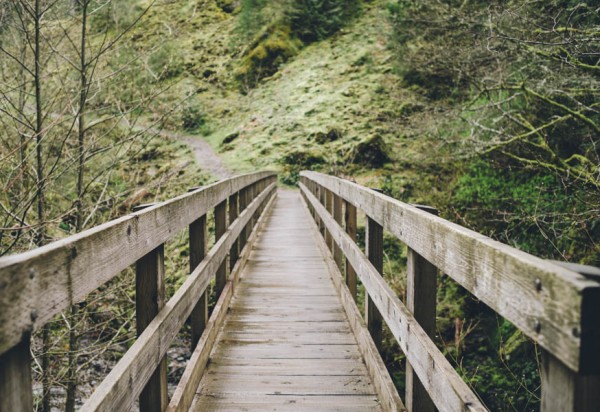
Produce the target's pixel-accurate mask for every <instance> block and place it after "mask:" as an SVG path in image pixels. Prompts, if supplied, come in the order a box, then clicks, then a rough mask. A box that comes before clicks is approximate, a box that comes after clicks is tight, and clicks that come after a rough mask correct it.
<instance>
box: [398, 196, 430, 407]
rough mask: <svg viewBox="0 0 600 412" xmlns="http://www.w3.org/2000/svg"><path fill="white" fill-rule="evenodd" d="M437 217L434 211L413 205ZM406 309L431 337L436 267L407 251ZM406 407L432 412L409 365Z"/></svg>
mask: <svg viewBox="0 0 600 412" xmlns="http://www.w3.org/2000/svg"><path fill="white" fill-rule="evenodd" d="M415 206H416V207H417V208H419V209H421V210H424V211H426V212H429V213H431V214H434V215H437V214H438V212H437V210H436V209H435V208H432V207H427V206H420V205H415ZM406 266H407V267H406V271H407V274H406V306H407V308H408V310H410V311H411V312H412V313H413V315H414V316H415V319H416V320H417V322H419V325H421V327H422V328H423V330H424V331H425V333H427V335H429V337H430V338H431V339H433V338H434V337H435V314H436V296H437V275H438V270H437V268H436V267H435V266H434V265H432V264H431V263H430V262H428V261H427V260H426V259H424V258H423V257H422V256H421V255H419V254H418V253H416V252H415V251H414V250H412V249H411V248H408V251H407V264H406ZM405 403H406V408H407V410H408V411H419V412H421V411H423V412H433V411H435V405H434V404H433V401H432V400H431V397H430V396H429V394H428V393H427V391H426V390H425V388H424V387H423V385H422V384H421V382H420V381H419V378H418V377H417V375H416V374H415V372H414V370H413V368H412V366H411V365H410V364H409V363H408V362H406V398H405Z"/></svg>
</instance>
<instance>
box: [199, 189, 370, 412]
mask: <svg viewBox="0 0 600 412" xmlns="http://www.w3.org/2000/svg"><path fill="white" fill-rule="evenodd" d="M310 219H311V218H310V215H309V213H308V211H306V209H304V208H303V206H302V203H301V200H300V199H299V194H298V193H297V192H296V193H294V192H289V191H281V192H280V193H279V195H278V199H277V202H276V204H275V206H274V208H273V209H272V211H271V213H270V214H269V215H268V220H267V223H266V226H265V228H264V230H262V231H261V232H260V234H259V238H258V239H257V241H256V243H255V244H254V245H253V248H252V252H251V254H250V255H249V258H248V262H247V264H246V265H245V267H244V269H243V272H242V276H241V280H240V283H239V287H238V288H237V289H236V291H235V296H234V299H233V301H232V304H231V308H230V311H229V315H228V316H227V319H226V322H225V324H224V326H223V330H222V332H221V333H220V335H219V338H218V343H217V345H216V346H215V348H214V351H213V353H212V354H211V357H210V363H209V366H208V368H207V370H206V373H205V375H204V377H203V378H202V381H201V383H200V386H199V388H198V394H197V396H196V401H195V403H194V405H193V406H192V410H196V411H200V410H202V411H204V410H244V409H245V408H249V410H264V411H267V410H321V409H327V410H361V411H370V410H375V411H377V410H381V405H380V404H379V402H378V401H377V398H376V396H375V395H374V394H375V388H374V386H373V384H372V382H371V379H370V377H369V375H368V372H367V370H366V368H365V365H364V363H363V360H362V355H361V353H360V351H359V350H358V345H357V343H356V340H355V339H354V337H353V335H352V331H351V329H350V326H349V324H348V320H347V317H346V316H345V314H344V312H343V311H342V310H340V309H341V305H340V302H339V298H338V296H337V293H336V290H335V288H334V284H333V283H332V280H331V277H330V274H329V270H328V266H327V265H326V263H325V261H324V257H323V255H322V253H321V251H320V249H319V248H318V247H317V245H316V244H315V242H314V236H315V234H314V232H312V231H311V230H310V227H311V226H310V225H311V224H312V223H311V220H310ZM338 273H339V272H338ZM316 398H318V399H319V403H315V402H311V400H314V399H316ZM347 398H351V399H350V400H348V399H347ZM354 402H356V404H354ZM348 408H349V409H348Z"/></svg>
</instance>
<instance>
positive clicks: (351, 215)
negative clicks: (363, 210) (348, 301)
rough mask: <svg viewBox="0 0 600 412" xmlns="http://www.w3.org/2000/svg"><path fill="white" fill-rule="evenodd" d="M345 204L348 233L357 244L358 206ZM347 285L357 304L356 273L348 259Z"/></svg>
mask: <svg viewBox="0 0 600 412" xmlns="http://www.w3.org/2000/svg"><path fill="white" fill-rule="evenodd" d="M344 203H345V207H344V209H345V216H344V217H345V220H346V233H347V234H348V236H350V238H351V239H352V240H353V241H354V242H355V243H356V206H354V205H353V204H352V203H350V202H347V201H346V202H344ZM346 285H347V286H348V289H349V290H350V294H351V295H352V297H353V298H354V301H355V302H356V271H355V270H354V268H353V267H352V265H351V264H350V262H349V261H348V259H346Z"/></svg>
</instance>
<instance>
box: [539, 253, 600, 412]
mask: <svg viewBox="0 0 600 412" xmlns="http://www.w3.org/2000/svg"><path fill="white" fill-rule="evenodd" d="M553 263H556V264H558V265H560V266H564V267H566V268H567V269H569V270H572V271H574V272H578V273H580V274H582V275H584V276H586V277H589V278H590V279H594V280H600V269H599V268H596V267H592V266H584V265H574V264H570V263H565V262H556V261H553ZM543 287H544V285H542V284H540V285H536V288H538V291H541V290H542V288H543ZM595 295H596V296H589V297H588V301H587V303H586V302H585V301H584V304H583V307H582V308H581V310H582V312H583V313H582V318H586V317H587V318H588V320H587V322H588V323H587V324H588V325H589V326H590V329H591V330H580V331H577V335H578V336H579V338H580V339H581V343H582V346H584V342H583V341H584V339H590V338H591V339H594V338H595V339H597V334H598V333H599V330H600V326H599V324H600V320H598V313H600V296H599V295H600V293H598V291H597V290H595ZM541 327H543V326H541ZM584 328H585V326H584ZM573 333H574V334H575V331H573ZM594 335H596V336H594ZM591 350H592V351H595V352H598V351H600V348H598V347H596V348H592V349H591ZM595 356H598V355H597V354H596V355H595ZM541 358H542V368H541V371H540V372H541V373H540V378H541V381H542V404H541V408H540V410H541V411H542V412H592V411H597V410H598V407H599V406H600V373H598V372H596V373H591V374H588V375H582V374H579V373H577V372H574V371H572V370H571V369H569V368H568V367H567V366H566V365H565V364H563V363H562V362H561V361H560V360H559V359H557V358H556V357H555V356H554V355H552V354H551V353H550V352H548V351H546V350H544V349H541Z"/></svg>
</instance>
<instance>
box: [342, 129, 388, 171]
mask: <svg viewBox="0 0 600 412" xmlns="http://www.w3.org/2000/svg"><path fill="white" fill-rule="evenodd" d="M388 151H389V148H388V145H387V144H386V142H385V140H384V139H383V137H381V135H378V134H376V135H373V136H370V137H367V138H366V139H364V140H363V141H361V142H359V143H357V144H356V145H355V146H354V147H353V148H352V150H351V151H350V154H349V159H348V160H350V161H351V162H352V163H356V164H360V165H363V166H368V167H381V166H383V165H384V164H385V163H387V162H389V161H390V157H389V155H388Z"/></svg>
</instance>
